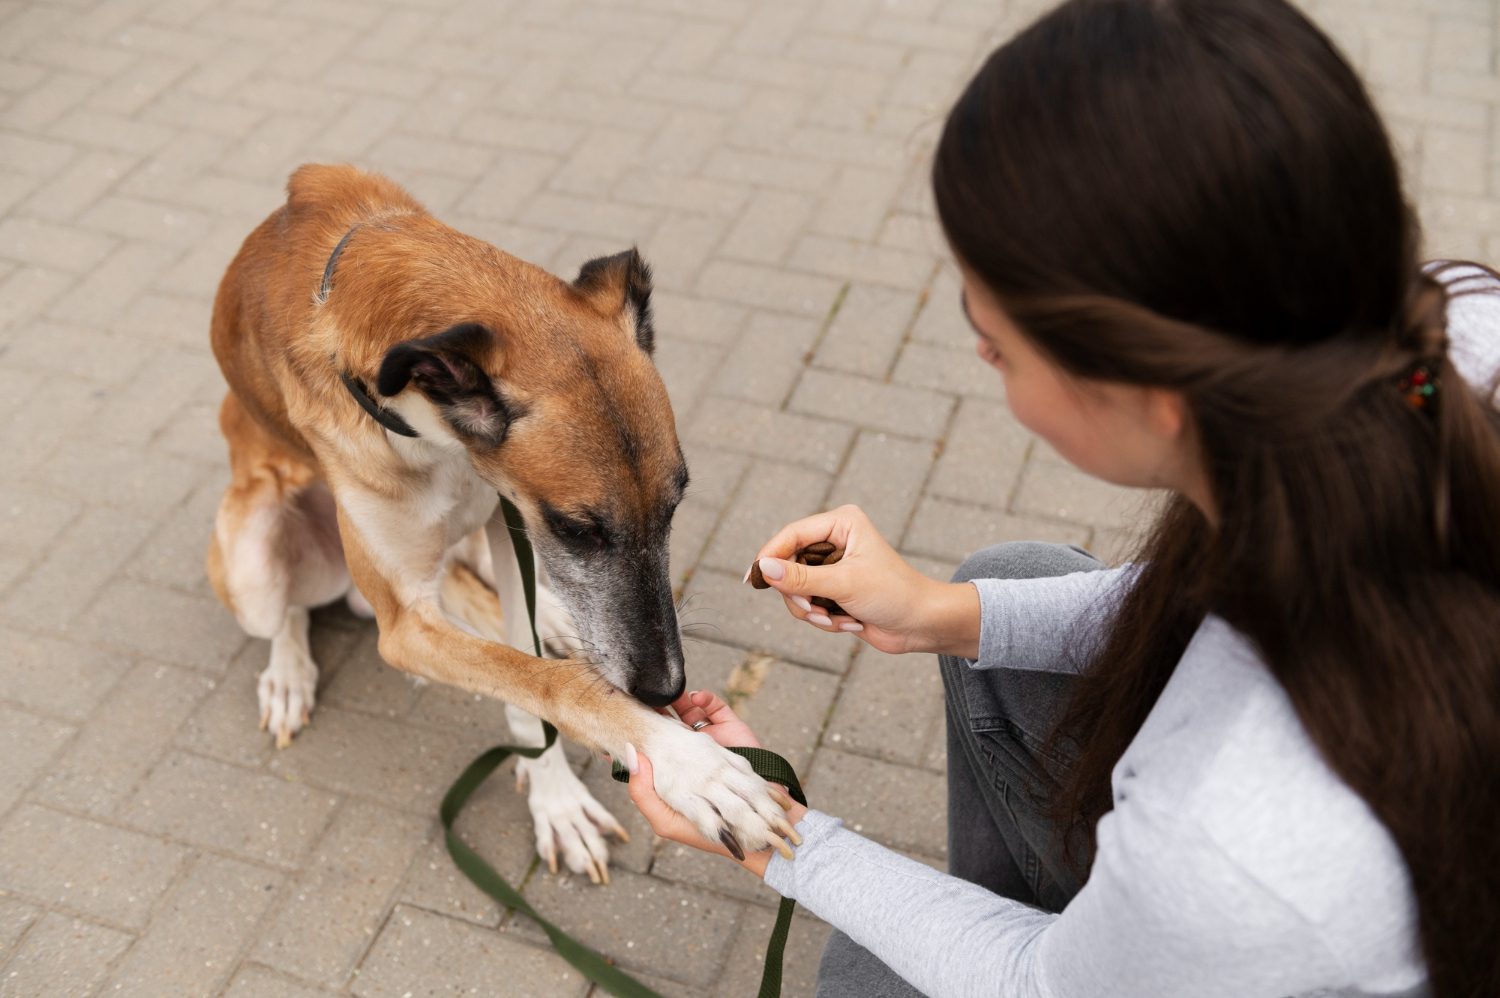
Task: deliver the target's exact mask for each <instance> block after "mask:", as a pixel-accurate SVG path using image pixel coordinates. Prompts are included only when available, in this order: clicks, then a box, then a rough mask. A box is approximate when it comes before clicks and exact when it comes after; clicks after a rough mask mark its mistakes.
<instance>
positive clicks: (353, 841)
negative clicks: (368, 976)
mask: <svg viewBox="0 0 1500 998" xmlns="http://www.w3.org/2000/svg"><path fill="white" fill-rule="evenodd" d="M431 828H432V821H431V819H426V820H424V819H421V818H415V817H412V816H410V815H405V814H399V813H397V812H395V811H391V810H389V809H387V808H381V807H377V806H375V805H372V804H365V803H358V802H351V803H350V804H348V805H347V806H346V807H344V808H343V809H342V810H341V811H340V812H339V813H338V815H336V816H335V818H334V821H333V824H332V825H331V826H330V827H329V829H328V831H327V833H326V834H325V835H324V836H323V838H322V840H321V842H320V844H319V847H318V851H317V852H316V853H315V854H314V855H313V856H312V858H311V860H310V861H309V862H308V863H307V864H306V866H305V867H304V869H303V870H302V871H301V872H300V873H298V874H297V875H296V878H295V879H294V881H293V883H292V884H291V889H290V891H289V893H288V896H287V898H286V899H285V901H284V902H283V903H282V905H281V907H280V909H279V910H278V912H277V914H276V916H275V918H274V919H273V920H272V922H271V923H270V925H269V926H268V927H267V928H266V930H265V932H264V933H263V934H262V935H261V938H260V942H259V944H258V945H257V946H256V948H255V951H254V958H255V959H256V960H258V961H259V962H261V963H264V964H266V965H267V966H271V967H275V968H277V969H279V970H283V971H285V972H287V973H290V974H293V975H294V976H296V977H299V978H302V979H304V980H313V981H318V982H321V983H323V984H326V985H329V986H331V987H336V986H338V985H340V984H342V983H343V982H344V981H345V979H346V978H347V977H348V975H349V973H350V971H352V970H353V969H354V967H355V965H356V964H357V963H358V961H359V959H360V957H361V956H363V955H364V952H365V950H366V948H368V946H369V945H370V941H371V939H373V938H374V936H375V933H376V931H377V930H378V929H379V927H380V923H381V921H382V919H384V917H385V913H386V908H387V904H388V902H389V900H390V897H391V895H392V894H393V893H394V892H395V889H396V887H397V885H398V884H399V883H400V881H401V877H402V874H403V873H404V871H405V870H406V868H407V866H408V865H409V864H410V862H411V859H412V856H413V855H415V854H416V852H417V850H418V849H419V848H420V847H421V845H422V844H423V842H424V841H425V840H426V838H427V836H428V833H429V832H430V830H431Z"/></svg>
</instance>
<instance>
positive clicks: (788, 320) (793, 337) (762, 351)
mask: <svg viewBox="0 0 1500 998" xmlns="http://www.w3.org/2000/svg"><path fill="white" fill-rule="evenodd" d="M818 332H819V323H818V322H817V321H816V320H813V319H800V318H794V317H791V316H786V315H777V314H772V313H767V312H755V313H753V314H752V315H751V317H750V323H749V325H747V326H746V327H745V331H744V332H743V333H741V334H740V335H739V336H738V337H736V339H735V342H734V346H733V347H732V348H731V349H730V351H729V354H728V355H727V356H725V357H724V358H723V361H722V363H721V364H720V365H719V368H718V376H717V377H716V378H714V382H713V393H714V394H715V395H718V396H721V397H723V398H736V399H744V400H746V401H748V402H755V403H758V404H760V405H765V406H772V407H777V406H780V405H781V403H782V402H783V401H785V399H786V397H787V395H788V394H790V392H791V390H792V386H793V385H794V384H796V381H797V378H798V377H799V376H800V375H801V373H802V368H803V365H804V364H805V363H806V359H807V356H808V353H809V351H810V350H811V349H812V347H813V344H814V343H815V342H816V341H817V338H818Z"/></svg>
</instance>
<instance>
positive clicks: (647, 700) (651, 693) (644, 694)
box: [630, 676, 687, 707]
mask: <svg viewBox="0 0 1500 998" xmlns="http://www.w3.org/2000/svg"><path fill="white" fill-rule="evenodd" d="M686 685H687V677H686V676H684V677H682V678H681V679H679V680H677V685H676V686H674V687H673V688H672V689H670V690H661V689H658V688H655V687H652V686H650V685H648V684H645V683H641V684H639V685H636V686H632V687H631V688H630V695H631V696H633V697H635V698H636V699H637V700H639V701H640V702H641V703H643V704H645V705H646V706H648V707H665V706H666V705H667V704H669V703H671V702H672V701H674V700H676V699H677V698H678V697H680V696H682V691H683V688H684V687H685V686H686Z"/></svg>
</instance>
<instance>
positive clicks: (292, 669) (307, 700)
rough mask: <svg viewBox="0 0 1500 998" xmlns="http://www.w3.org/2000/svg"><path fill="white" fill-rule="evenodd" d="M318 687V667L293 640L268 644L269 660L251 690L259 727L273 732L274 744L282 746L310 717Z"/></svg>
mask: <svg viewBox="0 0 1500 998" xmlns="http://www.w3.org/2000/svg"><path fill="white" fill-rule="evenodd" d="M317 689H318V667H317V665H316V664H315V663H314V662H313V660H312V656H311V655H310V654H308V652H307V650H306V649H305V648H302V647H300V646H298V645H297V644H295V643H293V642H281V641H276V642H273V643H272V645H271V664H270V665H268V666H266V669H265V671H264V672H262V673H261V674H260V683H259V684H258V685H257V686H256V689H255V692H256V696H257V698H258V699H259V700H260V730H262V731H269V732H271V734H273V735H275V736H276V747H277V748H279V749H282V748H286V747H287V746H288V745H290V744H291V743H292V736H293V735H295V734H296V733H297V732H299V731H301V730H302V729H303V728H305V727H306V726H307V725H308V723H309V722H310V721H311V720H312V709H313V704H314V702H315V697H316V693H317Z"/></svg>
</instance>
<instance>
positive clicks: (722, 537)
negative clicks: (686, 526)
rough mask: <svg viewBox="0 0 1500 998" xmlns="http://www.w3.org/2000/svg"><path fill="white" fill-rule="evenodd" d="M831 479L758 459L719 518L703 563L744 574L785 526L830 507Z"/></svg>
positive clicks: (790, 466) (804, 469)
mask: <svg viewBox="0 0 1500 998" xmlns="http://www.w3.org/2000/svg"><path fill="white" fill-rule="evenodd" d="M830 481H831V477H830V476H829V475H826V474H824V473H823V472H820V471H814V470H812V469H810V468H802V467H798V466H796V465H791V464H774V463H772V462H770V461H756V462H755V463H754V464H752V465H751V466H750V470H749V471H748V472H747V473H746V475H745V479H744V482H743V483H742V484H741V485H740V491H739V494H738V495H736V496H735V498H734V501H733V502H731V503H730V505H729V508H728V509H727V510H725V512H724V516H723V518H722V519H720V520H719V527H718V530H717V531H716V532H715V533H714V539H713V541H712V542H711V543H710V544H709V547H708V551H707V552H706V553H705V554H704V556H703V564H705V565H708V566H710V567H713V568H717V569H720V570H722V571H725V572H729V573H733V572H736V571H739V572H743V571H744V570H745V569H746V568H749V567H750V560H751V558H752V557H753V556H754V555H755V552H756V551H757V550H759V549H760V546H761V545H762V544H764V543H765V542H766V541H768V540H770V539H771V536H772V535H773V534H775V533H776V531H778V530H780V529H781V527H782V526H783V525H784V524H786V523H789V522H791V521H792V520H796V519H799V518H801V517H804V516H808V515H810V514H812V513H816V512H819V511H820V510H821V509H822V508H823V507H824V506H825V505H826V504H825V502H824V497H825V495H826V494H827V492H828V486H829V483H830Z"/></svg>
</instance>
